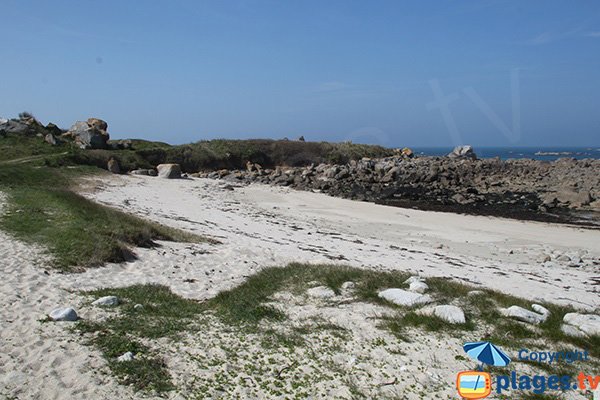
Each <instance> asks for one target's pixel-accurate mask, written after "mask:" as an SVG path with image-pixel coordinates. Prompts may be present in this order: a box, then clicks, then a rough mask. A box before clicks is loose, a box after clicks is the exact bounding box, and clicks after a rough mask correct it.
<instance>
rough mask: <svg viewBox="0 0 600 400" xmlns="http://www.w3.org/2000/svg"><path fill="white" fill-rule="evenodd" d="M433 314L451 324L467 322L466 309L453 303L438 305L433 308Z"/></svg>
mask: <svg viewBox="0 0 600 400" xmlns="http://www.w3.org/2000/svg"><path fill="white" fill-rule="evenodd" d="M433 314H434V315H435V316H437V317H439V318H441V319H443V320H444V321H446V322H449V323H451V324H464V323H465V322H467V319H466V318H465V313H464V311H463V310H462V309H461V308H460V307H457V306H453V305H441V306H436V307H435V308H434V309H433Z"/></svg>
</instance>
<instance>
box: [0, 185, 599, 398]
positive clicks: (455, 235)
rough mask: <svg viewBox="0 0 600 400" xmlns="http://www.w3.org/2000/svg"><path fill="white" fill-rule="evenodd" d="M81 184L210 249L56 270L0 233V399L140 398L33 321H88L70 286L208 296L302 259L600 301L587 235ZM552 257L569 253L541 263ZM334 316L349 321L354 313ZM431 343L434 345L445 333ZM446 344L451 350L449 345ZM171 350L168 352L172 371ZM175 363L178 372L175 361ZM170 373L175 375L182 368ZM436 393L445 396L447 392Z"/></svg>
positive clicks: (63, 332) (527, 225)
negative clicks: (203, 239)
mask: <svg viewBox="0 0 600 400" xmlns="http://www.w3.org/2000/svg"><path fill="white" fill-rule="evenodd" d="M81 190H82V192H83V193H84V194H85V196H87V197H89V198H91V199H93V200H95V201H97V202H100V203H102V204H106V205H110V206H113V207H116V208H119V209H121V210H123V211H125V212H127V213H132V214H135V215H138V216H141V217H143V218H147V219H150V220H153V221H158V222H160V223H163V224H166V225H169V226H172V227H177V228H181V229H183V230H186V231H189V232H194V233H198V234H202V235H207V236H210V237H213V238H215V239H218V240H219V241H221V242H222V244H220V245H210V244H179V243H167V242H162V243H161V245H162V246H161V247H158V248H154V249H135V253H136V254H137V256H138V259H137V260H135V261H132V262H127V263H122V264H108V265H106V266H105V267H101V268H95V269H89V270H87V271H85V272H82V273H74V274H62V273H58V272H55V271H54V270H52V269H51V268H50V267H49V262H50V260H49V258H48V256H47V255H46V254H45V252H44V249H41V248H38V247H36V246H31V245H26V244H24V243H21V242H19V241H17V240H15V239H13V238H11V237H9V236H7V235H6V234H4V233H2V232H0V266H1V271H2V282H1V283H0V293H1V295H2V300H3V301H2V309H1V318H0V326H1V333H0V338H1V342H0V347H1V349H0V377H1V380H0V395H4V396H5V397H6V398H18V399H75V398H82V399H83V398H86V399H114V398H122V399H129V398H145V397H144V395H143V394H140V393H135V392H134V391H133V390H131V389H130V388H128V387H125V386H120V385H118V384H117V383H116V381H115V380H114V379H113V378H111V377H110V376H108V375H106V374H103V373H100V372H98V371H99V369H100V370H101V369H102V365H103V360H102V358H101V356H100V354H99V353H98V352H95V351H94V350H93V349H92V348H90V347H86V346H84V345H83V344H82V343H80V342H79V341H78V340H77V335H76V334H73V333H70V331H69V330H68V323H41V322H39V321H40V320H41V319H43V318H44V317H45V315H46V314H47V313H48V312H49V311H50V310H52V309H53V308H55V307H57V306H65V305H69V306H72V307H74V308H76V309H77V310H78V312H79V313H80V316H81V317H82V318H93V317H97V314H98V313H100V311H96V310H95V309H94V308H91V307H89V305H87V304H86V301H87V299H85V298H83V297H81V296H79V295H78V294H77V291H81V290H87V289H94V288H101V287H117V286H128V285H131V284H135V283H160V284H164V285H167V286H169V287H170V288H171V289H172V290H173V291H174V292H176V293H178V294H180V295H182V296H184V297H186V298H191V299H207V298H209V297H212V296H214V295H216V294H217V293H218V292H220V291H222V290H225V289H230V288H232V287H234V286H235V285H237V284H239V283H241V282H243V281H244V279H245V278H247V277H248V276H250V275H252V274H254V273H255V272H256V271H258V270H259V269H261V268H263V267H267V266H283V265H285V264H287V263H289V262H293V261H300V262H310V263H339V264H348V265H352V266H358V267H362V268H374V269H398V270H404V271H410V272H412V273H414V274H418V275H422V276H425V277H430V276H440V277H447V278H451V279H456V280H459V281H463V282H466V283H470V284H473V285H476V286H481V287H486V288H493V289H497V290H499V291H502V292H505V293H509V294H513V295H517V296H521V297H525V298H528V299H531V300H540V301H546V302H550V303H559V304H569V305H572V306H574V307H576V308H578V309H581V310H585V311H594V310H596V311H597V310H598V307H600V296H599V295H598V294H599V289H598V288H599V285H598V278H599V276H600V231H598V230H586V229H582V228H575V227H569V226H564V225H552V224H545V223H537V222H520V221H514V220H504V219H498V218H490V217H477V216H465V215H456V214H447V213H438V212H423V211H416V210H409V209H400V208H393V207H387V206H379V205H375V204H370V203H363V202H354V201H350V200H344V199H339V198H332V197H329V196H326V195H323V194H319V193H309V192H299V191H293V190H290V189H287V188H281V187H271V186H263V185H258V184H253V185H250V186H246V187H241V186H240V187H237V186H236V187H231V185H230V184H229V183H227V182H224V181H215V180H208V179H179V180H164V179H158V178H152V177H140V176H110V177H108V176H106V177H103V178H101V179H98V178H94V179H92V180H90V181H88V182H87V184H86V185H84V186H83V187H82V189H81ZM564 253H567V254H569V255H572V256H573V257H571V258H572V259H574V258H580V259H581V260H580V261H581V262H580V263H578V265H577V266H574V265H573V264H572V262H571V264H569V263H567V262H560V261H552V262H543V260H540V257H541V255H549V256H552V259H553V260H555V259H556V258H557V256H558V255H562V254H564ZM296 311H297V313H302V312H305V311H306V310H304V311H302V309H296ZM363 311H364V312H369V313H377V312H378V311H377V310H376V309H369V310H368V311H365V310H362V311H361V309H358V310H354V311H352V310H350V311H349V312H350V314H349V315H353V314H352V312H356V313H358V314H360V312H363ZM326 312H327V311H326ZM330 314H331V315H330V317H331V318H336V315H338V314H339V313H337V311H335V310H333V311H332V312H330ZM337 318H338V319H340V320H344V319H345V318H343V317H340V316H339V315H338V316H337ZM338 322H340V321H338ZM340 323H344V324H346V325H347V326H349V327H350V328H352V318H348V319H346V321H342V322H340ZM357 326H360V323H358V322H357ZM363 328H364V327H363ZM360 329H362V328H360ZM360 329H359V330H360ZM375 337H377V335H375ZM204 340H208V339H206V338H205V339H204ZM432 340H434V341H435V340H439V342H438V346H440V347H442V348H443V347H444V346H449V343H450V342H452V341H453V339H448V340H446V341H444V340H441V339H432ZM208 342H210V340H208ZM454 342H456V341H455V340H454ZM196 344H197V342H196ZM452 346H454V347H456V349H459V346H460V343H459V342H456V343H453V342H452ZM456 349H452V350H449V349H448V348H446V349H445V350H444V351H445V352H446V353H443V351H441V350H440V354H441V355H440V357H441V358H442V359H444V360H445V361H446V363H445V364H444V363H441V364H444V366H440V367H439V368H441V369H440V371H438V374H439V375H440V376H441V377H443V378H444V379H452V375H453V374H455V373H456V371H457V369H458V368H460V365H459V363H458V362H457V361H455V360H454V358H453V357H454V355H455V354H458V353H457V350H456ZM195 351H200V350H198V348H196V349H195ZM357 351H358V350H357ZM176 358H177V357H176V355H172V356H171V364H172V365H173V368H174V369H175V370H177V365H178V360H176ZM406 362H407V360H406V359H404V360H403V363H406ZM180 364H181V365H180V366H179V367H180V368H181V371H184V372H185V365H186V364H185V362H181V363H180ZM396 367H397V368H401V367H402V365H397V366H396ZM182 374H183V372H182ZM174 379H175V380H176V381H178V382H185V381H186V378H185V376H176V377H175V378H174ZM382 379H383V378H382ZM441 393H447V394H448V396H451V395H452V394H453V393H454V390H453V388H448V389H447V390H446V391H445V392H444V391H442V392H441ZM242 395H243V394H242ZM171 396H172V397H173V398H181V397H177V396H180V394H177V393H173V394H172V395H171ZM341 398H344V397H343V396H341ZM408 398H418V397H410V396H409V397H408ZM574 398H577V397H574Z"/></svg>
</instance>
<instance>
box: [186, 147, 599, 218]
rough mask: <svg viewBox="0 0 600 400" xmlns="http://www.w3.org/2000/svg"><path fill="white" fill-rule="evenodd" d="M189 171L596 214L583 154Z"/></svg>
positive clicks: (468, 209) (494, 210)
mask: <svg viewBox="0 0 600 400" xmlns="http://www.w3.org/2000/svg"><path fill="white" fill-rule="evenodd" d="M463 153H464V152H463ZM197 176H201V177H209V178H216V179H219V178H222V179H227V180H231V181H241V182H247V183H251V182H261V183H267V184H274V185H282V186H290V187H293V188H296V189H301V190H311V191H319V192H324V193H328V194H330V195H333V196H338V197H344V198H350V199H355V200H365V201H371V202H376V203H382V204H389V205H395V206H401V207H415V208H420V209H425V210H437V211H450V212H465V213H472V214H484V215H498V216H504V217H510V218H526V219H537V220H545V221H551V222H561V221H563V218H567V219H569V218H571V217H570V216H569V215H570V214H569V213H571V212H572V211H571V210H590V211H592V212H593V211H598V212H600V160H591V159H587V160H575V159H559V160H557V161H552V162H547V161H537V160H530V159H514V160H507V161H501V160H500V159H479V160H473V159H469V158H461V157H455V158H451V157H416V158H409V157H407V156H401V155H398V156H394V157H387V158H379V159H369V158H363V159H362V160H359V161H351V162H349V163H348V164H319V165H310V166H307V167H299V168H291V167H277V168H275V169H262V168H256V167H255V166H254V164H252V163H250V164H249V165H248V168H247V169H246V170H231V171H227V170H220V171H214V172H209V173H200V174H198V175H197ZM567 214H568V215H567ZM573 218H575V217H573ZM569 222H576V221H575V220H573V221H570V220H569Z"/></svg>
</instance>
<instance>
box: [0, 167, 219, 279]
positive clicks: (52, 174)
mask: <svg viewBox="0 0 600 400" xmlns="http://www.w3.org/2000/svg"><path fill="white" fill-rule="evenodd" d="M98 172H99V171H98V170H97V169H95V168H91V167H77V168H62V169H56V168H48V167H43V166H35V165H31V164H19V165H10V164H4V165H0V192H3V193H5V194H6V196H7V204H6V206H5V209H4V213H3V214H2V215H0V228H1V229H3V230H5V231H7V232H9V233H11V234H13V235H15V236H16V237H18V238H19V239H22V240H24V241H28V242H32V243H37V244H40V245H43V246H45V247H47V248H48V250H49V251H50V253H51V254H52V256H53V258H54V265H55V266H56V267H57V268H59V269H61V270H63V271H74V270H77V269H81V268H86V267H94V266H99V265H102V264H104V263H105V262H120V261H124V260H126V259H129V258H130V257H134V255H133V253H132V252H131V250H130V247H132V246H140V247H151V246H153V245H154V241H155V240H173V241H182V242H199V241H206V240H208V239H206V238H202V237H198V236H196V235H192V234H188V233H185V232H182V231H179V230H176V229H172V228H169V227H166V226H163V225H159V224H156V223H152V222H148V221H144V220H142V219H140V218H137V217H133V216H131V215H128V214H125V213H123V212H120V211H117V210H115V209H112V208H110V207H105V206H102V205H99V204H97V203H94V202H92V201H90V200H87V199H85V198H84V197H82V196H80V195H78V194H76V193H75V192H73V191H72V190H71V187H72V185H73V184H74V182H75V181H76V179H77V178H79V177H81V176H82V175H86V174H94V173H98Z"/></svg>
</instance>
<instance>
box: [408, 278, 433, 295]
mask: <svg viewBox="0 0 600 400" xmlns="http://www.w3.org/2000/svg"><path fill="white" fill-rule="evenodd" d="M428 289H429V286H428V285H427V284H426V283H425V282H423V281H414V282H412V283H411V284H410V285H409V287H408V290H410V291H411V292H415V293H425V292H426V291H427V290H428Z"/></svg>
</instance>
